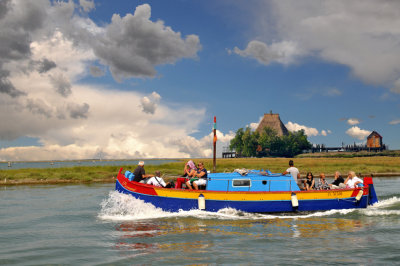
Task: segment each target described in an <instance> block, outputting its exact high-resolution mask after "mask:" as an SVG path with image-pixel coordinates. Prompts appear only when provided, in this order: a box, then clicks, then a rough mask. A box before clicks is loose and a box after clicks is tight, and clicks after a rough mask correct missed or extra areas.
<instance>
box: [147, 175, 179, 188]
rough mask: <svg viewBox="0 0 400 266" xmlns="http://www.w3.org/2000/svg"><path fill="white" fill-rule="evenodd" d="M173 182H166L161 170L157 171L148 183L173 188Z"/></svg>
mask: <svg viewBox="0 0 400 266" xmlns="http://www.w3.org/2000/svg"><path fill="white" fill-rule="evenodd" d="M171 183H172V182H168V183H165V181H164V179H163V178H162V177H161V172H160V171H156V172H155V173H154V176H153V177H151V178H150V179H149V181H147V185H153V186H156V187H165V188H171V187H173V185H172V184H171Z"/></svg>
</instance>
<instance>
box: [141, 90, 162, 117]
mask: <svg viewBox="0 0 400 266" xmlns="http://www.w3.org/2000/svg"><path fill="white" fill-rule="evenodd" d="M160 99H161V96H160V95H159V94H158V93H157V92H155V91H154V92H153V93H152V94H151V95H150V96H144V97H143V98H142V99H141V100H140V106H141V107H142V110H143V112H144V113H147V114H154V112H155V111H156V108H157V104H158V103H159V102H160Z"/></svg>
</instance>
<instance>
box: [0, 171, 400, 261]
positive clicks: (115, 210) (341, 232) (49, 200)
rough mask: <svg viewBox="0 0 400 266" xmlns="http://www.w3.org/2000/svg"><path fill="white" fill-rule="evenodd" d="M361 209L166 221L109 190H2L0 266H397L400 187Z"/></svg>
mask: <svg viewBox="0 0 400 266" xmlns="http://www.w3.org/2000/svg"><path fill="white" fill-rule="evenodd" d="M374 182H375V188H376V191H377V193H378V196H379V200H380V202H379V203H378V204H376V205H374V206H372V207H369V208H368V209H363V210H341V211H327V212H316V213H308V214H297V215H282V214H279V215H271V214H249V213H243V212H239V211H236V210H232V209H226V210H223V211H221V212H219V213H209V212H202V211H189V212H180V213H168V212H163V211H161V210H159V209H156V208H155V207H154V206H152V205H149V204H146V203H144V202H142V201H140V200H137V199H134V198H133V197H131V196H128V195H123V194H119V193H117V192H115V191H113V190H114V185H112V184H101V185H98V184H97V185H68V186H15V187H0V265H43V264H46V265H48V264H63V265H109V264H110V265H131V264H171V265H172V264H173V265H176V264H204V263H205V264H266V263H268V264H274V265H275V264H295V265H296V264H297V265H307V264H356V265H376V264H378V265H379V264H381V265H388V264H400V191H399V190H400V177H394V178H374Z"/></svg>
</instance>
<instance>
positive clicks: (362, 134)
mask: <svg viewBox="0 0 400 266" xmlns="http://www.w3.org/2000/svg"><path fill="white" fill-rule="evenodd" d="M346 134H347V135H349V136H351V137H353V138H356V139H359V140H364V139H365V138H366V137H368V135H369V134H371V131H368V130H364V129H360V128H359V127H356V126H354V127H351V128H349V129H348V130H347V131H346Z"/></svg>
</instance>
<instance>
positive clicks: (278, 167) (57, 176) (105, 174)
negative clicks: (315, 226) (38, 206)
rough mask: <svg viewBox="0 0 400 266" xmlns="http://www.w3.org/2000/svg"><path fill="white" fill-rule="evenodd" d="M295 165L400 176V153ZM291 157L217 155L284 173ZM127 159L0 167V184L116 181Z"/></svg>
mask: <svg viewBox="0 0 400 266" xmlns="http://www.w3.org/2000/svg"><path fill="white" fill-rule="evenodd" d="M292 159H293V160H294V162H295V166H296V167H297V168H298V169H299V170H300V174H301V177H304V176H305V175H306V173H307V172H312V173H313V174H314V176H315V177H318V176H319V174H320V173H322V172H323V173H325V175H326V176H327V177H328V178H329V179H328V182H330V180H331V179H332V176H333V174H334V173H335V171H340V172H341V173H342V176H346V174H347V172H348V171H354V172H356V174H358V175H359V174H360V176H361V177H363V176H371V175H373V176H374V177H395V176H400V157H389V156H388V157H385V156H378V157H357V158H292ZM186 160H188V159H179V160H177V161H175V162H168V163H162V164H145V170H146V173H150V174H154V172H155V171H156V170H160V171H161V172H162V174H163V175H164V179H165V180H166V181H171V180H174V179H175V178H176V177H178V176H180V175H182V173H183V167H184V165H185V162H186ZM192 160H194V161H195V162H196V163H197V162H204V164H205V166H206V169H207V170H210V171H212V169H213V166H212V163H213V160H212V159H210V158H207V159H192ZM289 160H290V158H233V159H218V160H217V166H216V171H217V172H232V171H234V170H235V169H237V168H246V169H264V170H265V169H268V170H270V171H271V172H272V173H282V172H284V171H285V170H286V169H287V168H288V162H289ZM134 161H136V160H133V161H129V162H127V161H125V163H126V164H118V165H90V166H83V165H80V166H74V167H50V168H28V169H26V168H24V169H22V168H21V169H5V170H4V169H3V170H0V186H12V185H45V184H52V185H56V184H60V185H62V184H94V183H114V182H115V176H116V175H117V173H118V171H119V169H120V168H124V170H123V171H125V170H131V171H132V170H134V169H135V168H136V166H137V164H136V162H134Z"/></svg>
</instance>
